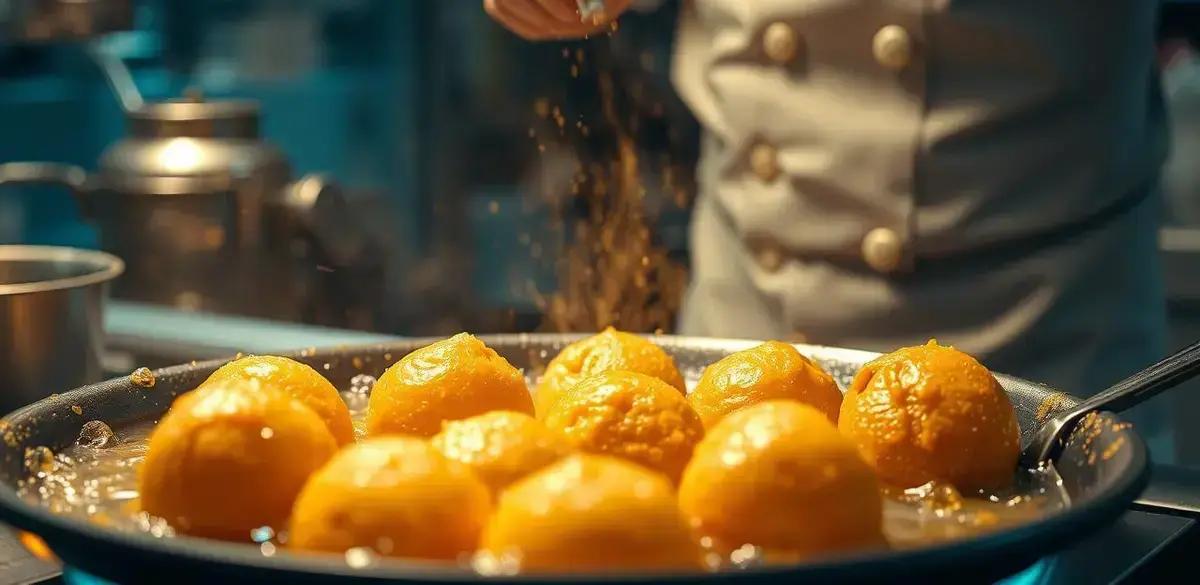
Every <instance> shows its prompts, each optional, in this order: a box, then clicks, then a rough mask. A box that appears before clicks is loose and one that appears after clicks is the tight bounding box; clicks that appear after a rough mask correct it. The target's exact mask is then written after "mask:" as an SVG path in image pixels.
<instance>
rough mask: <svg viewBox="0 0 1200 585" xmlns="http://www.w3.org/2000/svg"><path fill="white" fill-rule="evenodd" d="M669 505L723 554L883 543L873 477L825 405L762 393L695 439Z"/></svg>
mask: <svg viewBox="0 0 1200 585" xmlns="http://www.w3.org/2000/svg"><path fill="white" fill-rule="evenodd" d="M679 506H680V508H681V509H682V510H683V513H684V515H685V516H686V517H687V518H688V519H689V521H690V522H691V523H692V526H693V527H694V528H695V529H696V530H698V532H699V533H700V534H701V535H703V536H706V537H709V538H711V539H712V540H713V543H714V549H715V550H717V551H721V552H724V553H728V552H729V551H731V550H735V549H737V548H738V547H741V546H743V545H746V544H751V545H754V546H758V547H761V548H762V549H763V550H764V551H765V554H766V558H767V560H768V561H772V560H787V561H795V560H798V559H804V558H811V557H814V556H819V555H822V554H828V553H833V552H844V551H850V550H859V549H866V548H875V547H881V546H884V543H885V541H884V538H883V532H882V530H883V527H882V525H883V503H882V500H881V497H880V494H879V481H878V479H877V478H876V477H875V473H874V472H873V471H872V470H871V467H870V466H869V465H867V463H866V462H865V461H863V460H862V457H861V456H860V455H859V454H858V452H857V450H856V449H855V448H854V445H853V443H851V442H850V441H849V440H848V439H847V438H846V437H845V436H843V435H842V434H840V433H839V432H838V430H837V428H836V427H834V426H833V424H832V423H830V422H829V419H828V417H827V416H826V415H825V413H823V412H821V411H819V410H817V409H816V408H813V407H811V406H808V405H806V404H801V403H799V402H794V401H790V400H776V401H768V402H763V403H760V404H757V405H755V406H751V407H749V408H746V409H743V410H739V411H737V412H735V413H733V414H730V415H729V416H727V417H725V418H724V419H722V420H721V422H719V423H717V424H716V425H715V426H713V427H712V428H711V429H709V433H708V436H706V437H705V438H704V440H703V441H701V442H700V444H699V445H698V446H697V447H696V454H695V456H694V457H692V461H691V463H690V464H689V465H688V467H687V471H685V472H684V474H683V481H682V482H681V483H680V486H679Z"/></svg>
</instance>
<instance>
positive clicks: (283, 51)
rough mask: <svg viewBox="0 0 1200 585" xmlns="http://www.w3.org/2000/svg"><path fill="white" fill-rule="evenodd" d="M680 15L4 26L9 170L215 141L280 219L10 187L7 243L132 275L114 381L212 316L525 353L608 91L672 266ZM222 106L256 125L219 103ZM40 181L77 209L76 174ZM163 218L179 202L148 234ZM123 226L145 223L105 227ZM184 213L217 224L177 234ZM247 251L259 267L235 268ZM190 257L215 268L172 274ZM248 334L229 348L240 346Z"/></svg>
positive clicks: (3, 122) (1191, 130)
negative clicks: (549, 33)
mask: <svg viewBox="0 0 1200 585" xmlns="http://www.w3.org/2000/svg"><path fill="white" fill-rule="evenodd" d="M1197 6H1200V4H1197V3H1194V2H1169V3H1167V4H1166V5H1165V7H1164V16H1163V26H1162V30H1163V34H1162V46H1161V54H1162V63H1163V66H1164V78H1165V82H1166V87H1167V93H1168V95H1169V99H1170V102H1171V107H1172V111H1173V115H1174V125H1175V151H1174V155H1173V158H1172V161H1171V164H1170V166H1169V168H1168V170H1167V172H1166V181H1165V186H1166V192H1167V199H1168V203H1169V209H1170V219H1169V223H1168V225H1167V227H1166V228H1165V229H1164V231H1163V234H1162V244H1163V254H1164V257H1165V258H1166V260H1167V262H1168V266H1169V272H1170V278H1169V280H1170V281H1169V283H1168V285H1169V288H1170V292H1171V299H1170V303H1171V310H1172V320H1173V325H1174V332H1173V335H1174V337H1175V339H1174V342H1175V343H1174V344H1175V345H1176V346H1179V345H1182V344H1184V343H1185V342H1186V341H1190V340H1194V339H1198V338H1200V168H1197V166H1196V165H1195V164H1194V163H1195V161H1196V160H1197V158H1198V157H1200V58H1198V57H1197V56H1196V53H1195V51H1194V50H1193V48H1192V47H1193V45H1192V44H1189V42H1188V41H1189V40H1195V38H1196V34H1197V31H1200V26H1197V22H1198V19H1197V18H1196V13H1197V9H1196V7H1197ZM675 9H676V3H674V2H667V3H666V5H665V6H664V7H662V8H661V9H659V10H655V11H646V12H644V13H635V14H633V15H632V16H630V17H628V18H626V19H624V20H623V21H622V25H621V30H620V32H619V34H617V35H615V36H613V37H611V38H608V37H606V38H596V39H591V40H588V41H583V42H577V43H545V44H531V43H525V42H522V41H520V40H519V39H517V38H516V37H514V36H513V35H511V34H509V33H507V32H505V31H504V30H502V29H501V28H500V27H498V26H496V25H495V24H493V23H492V22H491V21H490V20H489V19H488V18H487V17H486V16H485V15H484V13H483V12H482V10H481V9H480V7H479V2H478V1H477V0H471V1H462V0H459V1H454V2H435V1H432V0H429V1H419V0H203V1H197V0H141V1H135V2H130V1H128V0H0V162H13V161H51V162H55V163H65V164H69V165H77V166H79V167H82V168H83V169H85V170H86V171H88V172H89V173H91V174H92V175H93V176H99V177H101V178H103V179H105V180H106V181H107V183H108V184H110V185H111V184H113V182H114V181H115V180H116V178H122V179H127V178H129V177H128V176H127V175H137V174H139V173H140V174H142V175H145V174H152V171H153V169H150V168H147V165H154V164H159V165H161V164H168V165H170V164H174V165H177V166H178V165H184V166H186V165H189V164H191V165H193V166H194V165H196V164H197V161H198V160H200V159H205V160H207V158H206V157H208V153H197V152H193V151H192V150H189V149H190V148H191V147H192V146H194V145H193V144H192V143H190V142H186V141H180V140H179V139H180V138H187V137H217V138H219V139H221V140H224V141H227V142H228V144H225V145H224V146H223V148H226V147H227V148H229V149H231V150H230V152H234V153H235V155H234V156H233V157H232V158H231V159H230V160H229V164H230V165H232V167H237V165H238V164H239V163H238V161H242V162H243V163H244V161H245V160H247V157H250V156H251V155H249V154H246V153H254V155H253V156H255V157H258V156H260V155H261V157H263V160H267V161H268V163H269V164H266V163H264V166H263V167H262V168H257V167H256V168H250V169H246V168H241V169H239V168H231V169H223V170H225V171H228V172H230V173H234V174H237V173H247V174H249V175H250V176H252V177H257V174H259V173H261V174H262V177H261V180H259V181H258V182H257V183H255V184H256V185H259V187H263V186H264V185H265V186H267V187H270V188H276V187H278V188H282V189H287V190H288V193H289V195H288V199H287V201H288V203H287V207H288V208H287V209H285V210H283V211H279V212H278V217H279V221H278V222H273V223H272V225H274V226H275V227H273V228H272V229H264V230H263V231H262V233H254V234H243V233H234V232H237V230H238V229H239V228H237V227H236V226H233V225H231V224H230V222H229V218H228V215H229V213H230V211H229V210H228V209H227V208H225V207H222V206H221V205H218V204H213V203H212V201H213V199H212V198H213V197H214V196H216V195H214V194H219V193H225V194H227V193H226V192H227V191H228V190H229V189H230V187H229V186H228V185H214V184H210V183H205V182H204V181H201V180H199V179H197V181H196V183H195V184H189V185H187V186H186V187H180V186H178V185H174V184H171V185H164V184H161V183H158V182H153V181H151V182H147V181H144V180H142V181H140V182H136V184H134V183H135V182H133V181H130V182H129V183H130V185H129V186H127V187H125V188H123V190H122V191H121V192H119V193H109V194H108V197H110V199H103V200H102V201H106V202H107V203H105V206H108V207H105V208H103V209H80V207H79V205H78V204H77V200H76V198H74V197H73V196H72V194H71V192H70V190H69V189H66V188H63V187H61V186H53V185H26V184H20V185H7V186H4V187H3V188H0V243H33V244H54V245H66V246H76V247H104V248H109V249H117V250H118V251H119V254H120V255H123V256H125V260H126V262H127V263H129V264H130V270H129V271H128V272H127V274H126V276H125V277H123V279H122V280H121V281H120V282H119V283H118V284H117V286H116V288H115V291H114V294H115V299H116V302H115V303H113V305H112V306H113V311H112V314H111V315H110V319H109V321H110V324H111V325H110V332H111V333H112V335H113V337H114V338H118V340H120V339H125V340H131V341H129V344H127V345H126V346H128V347H134V346H136V345H137V339H152V340H153V341H152V342H149V343H146V342H143V344H142V347H143V348H145V347H149V346H153V348H154V349H155V350H156V351H158V352H159V353H158V354H154V355H150V354H151V353H153V352H150V351H149V350H146V353H143V354H134V355H131V356H127V359H126V361H125V362H121V361H120V360H117V361H116V362H114V364H115V365H114V366H113V369H114V370H120V369H121V368H123V367H127V366H131V365H133V364H135V363H136V364H137V365H155V364H154V363H153V361H154V359H155V358H156V357H157V358H158V359H160V360H161V361H163V362H170V361H172V360H174V361H178V360H179V359H191V358H183V356H185V355H192V356H194V357H203V356H196V355H195V353H196V352H195V350H194V345H188V344H189V343H192V344H203V342H204V340H197V339H196V337H197V336H203V335H205V334H206V333H205V332H206V331H208V332H210V333H207V334H209V335H211V336H216V337H220V336H222V335H232V334H231V333H229V332H230V331H232V329H229V328H228V327H226V325H228V324H229V323H241V324H243V325H245V324H246V323H257V322H248V321H220V320H219V319H217V317H215V316H214V315H224V316H242V317H252V318H266V319H271V320H273V321H274V322H286V323H293V324H306V325H312V326H321V327H326V328H332V329H338V330H356V331H363V332H373V333H378V334H381V335H441V334H447V333H451V332H454V331H459V330H471V331H475V332H482V333H486V332H494V331H531V330H536V329H538V328H539V327H541V326H543V323H542V317H541V316H542V310H541V308H540V307H539V304H538V299H539V295H540V294H546V293H549V292H552V291H553V290H554V288H555V286H556V282H555V274H556V270H555V269H556V266H555V259H556V258H557V257H558V256H557V250H558V248H557V247H556V246H559V245H561V242H562V240H563V232H562V230H561V229H560V228H557V227H556V226H557V225H558V222H557V221H555V220H556V219H561V218H563V217H564V216H566V217H569V216H570V215H571V214H572V213H574V212H575V211H574V210H573V209H572V207H571V205H569V203H570V200H569V198H567V197H566V195H567V194H569V193H570V191H571V189H572V185H573V182H574V181H575V179H576V173H577V168H578V166H579V165H581V164H587V162H588V161H589V160H604V159H605V158H606V157H610V156H611V155H612V153H613V152H615V148H614V147H613V143H614V141H613V134H614V127H613V126H614V125H613V124H611V123H609V122H606V121H605V119H604V116H603V114H602V104H601V103H600V100H599V99H598V98H597V92H596V87H597V82H598V78H597V76H598V74H599V72H601V71H605V72H608V73H609V74H611V75H612V77H613V85H614V87H616V88H618V90H617V95H616V96H615V99H614V100H613V103H614V105H615V109H616V110H617V112H616V119H617V124H616V126H617V127H618V128H620V130H621V131H622V132H627V133H629V134H631V135H633V136H634V137H635V138H636V144H637V148H638V152H637V156H638V159H639V160H640V161H641V170H642V174H643V179H644V185H645V188H646V189H647V195H646V200H647V202H648V206H649V208H650V213H651V216H652V218H653V222H654V225H655V227H656V230H655V234H656V241H657V243H658V244H659V245H661V246H663V247H664V248H666V249H667V250H668V251H669V253H670V254H671V256H672V257H675V258H677V259H679V260H680V261H681V262H685V261H686V250H687V231H686V225H687V221H688V214H687V202H688V201H689V199H690V197H691V196H692V193H693V187H692V184H691V181H692V171H691V168H692V166H693V165H694V163H695V158H696V155H697V144H698V141H697V137H698V129H697V127H696V124H695V121H694V120H692V119H691V117H690V115H689V114H688V113H687V111H686V109H685V108H684V107H683V106H682V104H681V103H680V102H679V101H678V98H677V97H676V96H675V95H674V93H673V91H672V90H671V88H670V85H669V82H668V78H667V74H668V63H669V54H670V43H671V37H672V35H671V34H668V31H671V30H672V29H673V21H674V11H675ZM23 10H24V11H25V12H24V13H22V11H23ZM31 10H43V11H45V13H44V16H45V18H46V21H45V22H44V23H42V25H41V26H27V24H28V22H30V21H31V19H30V18H28V17H29V14H30V13H29V11H31ZM126 12H127V14H126ZM18 17H22V18H23V19H24V20H22V18H18ZM104 19H113V20H114V21H117V22H120V26H113V27H104V26H100V25H97V26H98V27H99V28H98V30H102V31H106V30H107V28H117V29H121V30H117V31H116V32H105V34H93V32H96V31H92V30H89V28H88V27H89V23H93V24H94V23H97V22H99V23H100V24H101V25H102V24H103V22H102V21H104ZM19 20H20V21H21V22H22V23H24V24H22V26H16V24H15V23H17V22H18V21H19ZM71 37H77V38H75V39H71ZM106 67H107V72H106V69H105V68H106ZM126 74H128V76H129V78H130V81H131V82H132V85H133V86H135V87H136V90H137V91H136V92H132V91H130V88H129V86H125V88H124V93H125V99H126V106H131V105H136V102H137V100H138V99H139V96H138V95H137V94H140V99H144V100H145V101H146V102H147V103H149V102H161V101H164V100H183V102H185V103H184V105H182V106H179V104H175V105H173V106H169V107H168V108H166V109H165V110H162V111H155V112H151V113H149V114H142V115H130V114H127V113H126V112H125V111H123V109H122V103H121V100H119V99H118V98H117V95H116V94H115V93H114V91H113V89H112V88H111V87H110V85H112V84H113V83H114V82H115V83H116V85H117V87H118V88H120V87H121V86H122V82H123V80H124V76H125V75H126ZM234 98H236V99H238V100H252V101H253V103H247V102H245V101H241V102H237V103H230V102H226V101H225V100H231V99H234ZM175 106H179V107H175ZM131 141H133V142H132V143H131ZM138 141H142V143H144V142H147V141H150V142H153V141H163V142H160V143H157V144H158V145H159V146H164V145H165V146H164V148H167V150H168V151H169V152H170V153H171V157H172V158H170V159H169V160H167V159H163V158H162V157H160V158H159V159H156V160H153V161H147V160H144V159H139V158H137V154H136V152H134V151H136V148H134V147H136V146H137V145H138V144H141V143H139V142H138ZM135 143H136V144H135ZM189 145H191V146H189ZM269 145H273V147H274V148H277V149H278V151H275V150H272V147H271V146H269ZM237 149H244V150H237ZM131 152H133V153H134V154H130V153H131ZM236 153H242V154H236ZM226 154H228V153H226ZM213 156H214V157H215V155H213ZM255 160H258V159H255ZM283 160H286V164H287V165H290V170H287V169H286V168H283V167H281V166H280V165H281V164H282V163H281V162H280V161H283ZM47 168H49V169H50V171H55V172H58V173H59V176H58V177H57V178H59V179H65V180H66V181H67V182H74V184H75V188H76V189H80V190H85V189H88V188H91V187H90V186H89V185H90V180H89V179H84V178H81V177H79V176H77V175H73V174H71V172H70V171H71V169H65V170H64V169H63V168H61V167H47ZM47 168H40V170H41V171H46V169H47ZM56 169H57V171H56ZM264 169H266V170H264ZM281 169H282V170H281ZM35 170H39V169H37V168H35ZM63 173H66V174H65V175H64V174H63ZM27 178H28V177H27ZM35 178H36V177H35ZM43 178H44V177H43ZM142 178H143V179H144V178H145V177H142ZM209 178H211V177H209ZM263 188H266V187H263ZM151 195H153V196H156V197H157V199H153V201H155V202H158V203H147V201H149V200H150V199H149V196H151ZM164 195H166V196H171V197H174V199H172V200H171V203H170V204H168V205H165V206H164V207H163V209H158V208H153V209H151V208H150V207H153V206H157V205H160V203H161V202H162V201H163V199H162V197H163V196H164ZM126 205H128V206H129V208H130V209H133V208H134V207H137V206H142V207H137V208H138V209H141V211H139V212H138V213H140V215H134V216H125V217H115V216H114V215H113V213H112V210H113V209H117V208H121V209H125V207H123V206H126ZM171 205H178V206H180V207H178V208H176V209H173V210H172V209H169V208H170V206H171ZM147 206H149V207H147ZM189 206H190V207H189ZM101 207H104V206H101ZM197 210H199V211H197ZM259 211H261V213H263V214H265V215H266V216H271V217H274V216H273V215H272V214H274V213H276V211H272V210H270V209H266V210H259ZM197 213H199V214H211V216H212V217H209V218H207V219H205V220H204V221H199V222H197V221H195V217H194V215H189V217H190V218H191V219H188V220H187V221H183V220H181V219H180V218H181V217H182V216H183V215H188V214H197ZM131 217H132V219H131ZM568 223H569V222H568ZM275 224H278V225H275ZM146 226H152V227H153V226H158V227H156V228H155V229H156V230H157V232H156V233H154V234H149V235H147V234H146V233H144V232H145V231H147V230H148V228H147V227H146ZM151 231H152V230H151ZM245 242H256V245H255V247H256V249H258V248H263V249H270V250H271V251H272V252H271V253H270V254H266V255H264V256H262V257H255V258H253V259H251V260H237V261H235V260H233V259H235V258H244V257H243V256H240V255H238V250H239V246H243V245H246V244H245ZM205 250H208V251H212V250H222V251H223V253H225V254H227V255H225V256H220V257H221V258H226V259H227V260H228V262H225V263H219V264H217V265H203V263H200V264H196V265H192V264H189V262H191V261H192V260H189V259H194V258H195V256H196V254H199V253H201V252H204V251H205ZM142 254H145V256H146V258H145V259H144V260H141V259H140V255H142ZM131 255H138V256H139V257H131ZM243 264H244V265H243ZM248 275H249V276H248ZM254 279H258V280H254ZM239 282H253V283H255V284H254V286H252V287H251V288H250V289H249V290H243V289H239V287H238V283H239ZM243 288H244V287H243ZM189 316H191V317H189ZM189 319H190V320H189ZM213 323H220V324H221V327H225V328H224V329H222V328H220V327H216V326H213V325H212V324H213ZM206 326H209V328H207V329H206ZM256 330H261V329H256V327H255V326H246V327H243V329H240V330H238V331H239V333H238V334H236V336H237V337H238V339H239V341H240V342H245V343H248V341H247V340H248V339H249V338H250V337H251V336H252V335H253V332H254V331H256ZM271 334H272V335H275V334H278V335H281V336H285V337H286V328H284V329H279V330H272V333H271ZM173 336H174V337H173ZM175 338H178V341H179V345H178V350H177V351H176V352H175V353H171V352H170V351H169V349H170V347H171V341H172V340H173V339H175ZM366 338H367V337H366V336H364V337H363V339H366ZM331 339H332V338H331ZM337 339H339V340H340V339H345V337H344V336H343V337H338V338H337ZM276 343H280V344H282V343H284V342H282V341H278V340H277V341H276ZM210 345H214V346H215V345H219V344H216V343H213V344H210ZM126 346H123V345H121V344H120V343H117V344H114V347H116V348H118V349H120V348H121V347H126ZM249 349H253V348H249ZM114 359H117V358H114ZM126 371H128V370H126ZM1195 389H1200V387H1196V388H1195ZM1182 392H1186V391H1181V393H1182ZM1187 394H1189V395H1191V396H1200V394H1198V393H1197V392H1195V391H1191V392H1187ZM1184 401H1186V402H1188V405H1187V408H1184V409H1181V413H1195V412H1200V398H1190V399H1188V398H1186V397H1185V398H1184ZM1181 416H1183V414H1181ZM1180 428H1181V431H1182V432H1184V433H1192V436H1190V437H1184V441H1183V443H1182V446H1181V449H1182V453H1181V457H1182V458H1183V459H1184V460H1185V461H1190V462H1193V463H1200V428H1197V427H1196V426H1195V425H1180Z"/></svg>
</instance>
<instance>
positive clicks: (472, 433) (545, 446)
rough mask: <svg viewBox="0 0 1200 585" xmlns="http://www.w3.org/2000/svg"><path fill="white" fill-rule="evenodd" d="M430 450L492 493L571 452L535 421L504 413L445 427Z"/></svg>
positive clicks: (483, 415) (557, 438)
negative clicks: (465, 469) (462, 467)
mask: <svg viewBox="0 0 1200 585" xmlns="http://www.w3.org/2000/svg"><path fill="white" fill-rule="evenodd" d="M433 446H434V448H435V449H437V450H438V451H440V452H441V453H442V455H445V456H446V458H448V459H452V460H455V461H458V462H460V463H463V464H465V465H467V467H470V468H471V470H472V471H474V472H475V475H476V476H478V477H479V479H481V480H483V482H484V483H486V484H487V485H488V487H489V488H491V490H492V492H493V493H499V492H500V490H503V489H504V488H506V487H508V485H509V484H511V483H512V482H514V481H516V480H518V479H521V478H522V477H525V476H526V475H529V474H530V473H533V472H534V471H537V470H539V469H541V468H543V467H545V466H547V465H550V464H551V463H554V462H555V461H558V460H559V459H561V458H562V457H564V456H566V455H567V453H569V452H570V448H569V447H567V445H566V443H565V442H563V441H562V439H560V438H559V437H558V436H557V435H555V434H554V433H551V432H550V431H549V430H548V429H546V427H544V426H542V423H540V422H538V421H537V419H535V418H533V417H531V416H529V415H527V414H523V413H520V412H511V411H504V410H494V411H492V412H489V413H487V414H481V415H479V416H473V417H471V418H466V419H463V420H457V421H451V422H448V423H446V424H445V426H444V427H443V428H442V432H440V433H438V434H437V436H435V437H434V438H433Z"/></svg>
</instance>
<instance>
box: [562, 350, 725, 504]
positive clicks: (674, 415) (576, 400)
mask: <svg viewBox="0 0 1200 585" xmlns="http://www.w3.org/2000/svg"><path fill="white" fill-rule="evenodd" d="M543 420H544V422H545V424H546V427H547V428H549V429H550V430H551V431H554V432H556V433H558V434H559V435H560V436H561V437H563V439H565V440H566V442H567V444H569V445H571V446H572V447H575V448H577V449H579V450H581V451H586V452H590V453H603V454H607V455H615V456H617V457H621V458H624V459H627V460H629V461H633V462H634V463H640V464H642V465H645V466H646V467H649V468H651V469H654V470H657V471H659V472H662V473H663V474H665V475H666V476H667V477H668V478H670V479H671V481H672V482H675V481H678V480H679V476H680V474H682V473H683V468H684V466H686V465H687V462H688V459H690V458H691V457H692V449H693V448H694V447H695V445H696V443H697V442H699V441H700V439H701V438H702V437H703V436H704V424H703V423H702V422H700V416H699V415H697V414H696V411H694V410H692V407H691V406H689V405H688V403H687V399H685V398H684V397H683V395H682V394H680V393H679V391H678V390H677V389H675V388H674V387H672V386H670V385H668V384H667V383H666V382H663V381H662V380H660V379H658V378H654V377H651V376H647V375H645V374H638V373H635V372H626V371H620V370H617V371H609V372H604V373H602V374H598V375H595V376H592V377H590V378H585V379H584V380H583V381H582V382H579V383H578V384H576V385H575V386H574V387H572V388H571V389H570V390H567V391H566V392H565V393H563V395H562V396H560V397H559V399H558V400H557V401H555V403H554V405H553V406H551V407H550V410H549V411H547V413H546V416H545V418H544V419H543Z"/></svg>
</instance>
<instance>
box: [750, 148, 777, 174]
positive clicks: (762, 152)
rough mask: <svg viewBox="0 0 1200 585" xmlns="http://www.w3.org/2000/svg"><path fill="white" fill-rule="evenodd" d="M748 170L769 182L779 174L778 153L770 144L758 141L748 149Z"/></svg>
mask: <svg viewBox="0 0 1200 585" xmlns="http://www.w3.org/2000/svg"><path fill="white" fill-rule="evenodd" d="M750 170H752V171H754V174H755V175H756V176H757V177H758V178H759V179H762V180H763V181H766V182H768V183H769V182H771V181H774V180H775V177H778V176H779V153H778V152H776V150H775V147H774V146H771V145H770V144H766V143H760V144H756V145H754V148H752V149H750Z"/></svg>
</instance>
